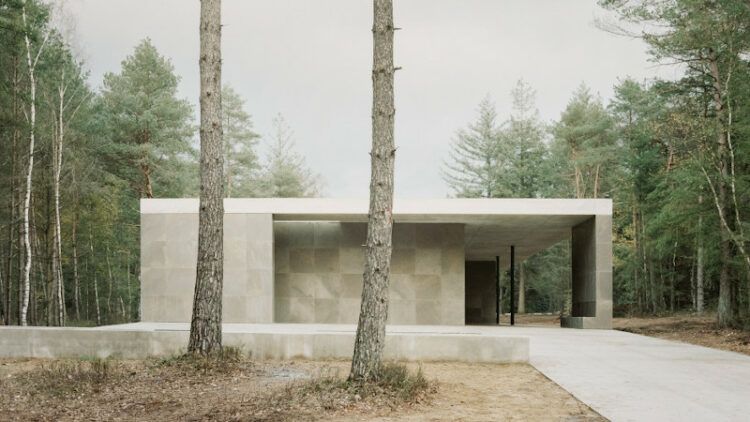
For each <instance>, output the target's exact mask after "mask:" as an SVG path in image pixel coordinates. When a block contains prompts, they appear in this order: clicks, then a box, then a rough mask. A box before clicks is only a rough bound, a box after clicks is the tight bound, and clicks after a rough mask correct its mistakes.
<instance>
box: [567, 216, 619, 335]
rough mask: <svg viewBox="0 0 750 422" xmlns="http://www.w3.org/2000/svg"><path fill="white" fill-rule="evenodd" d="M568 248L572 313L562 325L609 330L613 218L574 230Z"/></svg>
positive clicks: (595, 220)
mask: <svg viewBox="0 0 750 422" xmlns="http://www.w3.org/2000/svg"><path fill="white" fill-rule="evenodd" d="M571 246H572V248H571V249H572V250H571V265H572V279H573V286H572V287H573V289H572V290H573V292H572V296H573V297H572V310H571V316H570V317H568V318H565V319H563V321H562V325H563V326H565V327H575V328H606V329H608V328H612V216H610V215H597V216H595V217H592V218H590V219H588V220H586V221H584V222H583V223H581V224H579V225H577V226H575V227H573V230H572V242H571Z"/></svg>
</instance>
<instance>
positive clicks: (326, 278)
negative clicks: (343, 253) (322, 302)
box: [315, 274, 341, 315]
mask: <svg viewBox="0 0 750 422" xmlns="http://www.w3.org/2000/svg"><path fill="white" fill-rule="evenodd" d="M339 297H341V275H340V274H324V275H321V276H320V278H319V279H318V280H317V281H316V283H315V298H316V299H337V298H339ZM316 315H317V314H316Z"/></svg>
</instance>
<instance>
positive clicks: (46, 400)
mask: <svg viewBox="0 0 750 422" xmlns="http://www.w3.org/2000/svg"><path fill="white" fill-rule="evenodd" d="M61 362H62V363H61ZM66 362H67V363H66ZM60 364H70V361H50V360H38V359H37V360H0V420H300V419H302V420H379V421H387V420H397V419H398V420H403V419H405V420H451V421H453V420H464V421H479V420H482V421H485V420H519V421H520V420H553V421H557V420H577V421H579V420H580V421H583V420H585V421H588V420H596V421H598V420H603V419H602V418H601V417H600V416H599V415H598V414H596V413H595V412H593V411H592V410H591V409H589V408H588V407H587V406H586V405H584V404H582V403H581V402H579V401H578V400H576V399H575V398H574V397H572V396H571V395H570V394H569V393H567V392H566V391H564V390H563V389H562V388H560V387H559V386H557V385H556V384H555V383H553V382H551V381H550V380H548V379H547V378H545V377H544V376H543V375H541V374H540V373H539V372H537V371H536V370H535V369H534V368H532V367H531V366H528V365H484V364H457V363H428V364H424V365H422V368H423V370H424V372H425V375H426V377H427V378H428V379H429V380H431V384H432V387H431V388H430V392H429V393H427V394H426V395H424V396H423V397H420V398H419V399H418V400H416V401H413V402H409V403H403V404H400V405H397V406H395V407H394V406H393V404H392V403H391V404H388V405H383V404H379V403H378V402H369V403H368V402H365V401H363V402H362V403H361V404H360V403H357V404H354V405H345V406H343V407H338V406H337V405H336V402H335V400H333V401H331V403H328V404H324V406H323V407H321V408H315V409H303V408H294V407H289V409H286V410H285V409H278V408H276V409H271V410H270V411H269V409H268V407H269V406H271V407H284V406H292V405H291V404H289V403H287V402H285V400H286V397H291V396H288V393H289V391H291V390H293V389H294V388H295V386H296V385H301V383H303V382H304V380H305V379H310V377H313V378H314V377H316V376H320V375H321V374H323V375H331V374H334V375H338V376H342V377H343V376H344V375H345V374H346V372H347V369H348V363H347V362H340V361H334V362H256V363H254V362H249V361H247V362H243V363H241V364H239V365H238V366H237V367H235V368H233V369H232V370H229V371H226V372H220V373H200V371H198V372H196V371H195V370H194V368H191V369H190V370H185V368H174V367H165V366H163V365H156V364H154V362H153V361H116V362H113V363H112V368H110V369H109V375H108V377H107V379H106V380H104V381H101V382H97V383H90V382H88V383H87V382H86V381H84V382H81V380H80V379H78V376H77V375H75V374H74V375H73V376H71V375H70V374H69V373H68V375H64V373H65V371H59V370H57V369H55V368H57V365H60ZM74 364H77V363H74ZM410 366H411V367H413V368H415V367H416V365H414V364H410ZM61 373H62V374H63V375H64V376H63V379H59V375H60V374H61ZM71 385H77V386H76V387H73V388H71ZM290 389H291V390H290ZM279 392H286V393H279ZM284 394H287V395H284ZM274 397H275V398H274ZM279 397H281V398H282V400H278V398H279ZM297 405H299V404H297ZM290 409H291V410H290Z"/></svg>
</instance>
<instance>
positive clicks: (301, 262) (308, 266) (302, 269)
mask: <svg viewBox="0 0 750 422" xmlns="http://www.w3.org/2000/svg"><path fill="white" fill-rule="evenodd" d="M314 265H315V250H314V249H290V250H289V268H290V270H291V272H293V273H314V272H315V266H314Z"/></svg>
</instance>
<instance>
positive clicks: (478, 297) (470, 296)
mask: <svg viewBox="0 0 750 422" xmlns="http://www.w3.org/2000/svg"><path fill="white" fill-rule="evenodd" d="M496 292H497V276H496V274H495V263H494V262H492V261H467V262H466V296H465V297H466V323H467V324H494V323H495V321H496V318H497V306H496V305H497V304H496V300H497V293H496Z"/></svg>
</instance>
